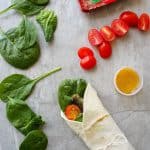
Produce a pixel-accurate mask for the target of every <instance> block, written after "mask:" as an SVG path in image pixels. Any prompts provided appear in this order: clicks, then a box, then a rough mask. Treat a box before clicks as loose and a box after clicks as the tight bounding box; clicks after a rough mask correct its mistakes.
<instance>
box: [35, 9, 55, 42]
mask: <svg viewBox="0 0 150 150" xmlns="http://www.w3.org/2000/svg"><path fill="white" fill-rule="evenodd" d="M36 20H37V22H38V23H39V24H40V26H41V27H42V29H43V32H44V36H45V39H46V41H47V42H49V41H51V40H52V38H53V36H54V32H55V30H56V27H57V16H56V15H55V13H54V11H49V10H42V11H41V12H40V13H39V14H38V15H37V17H36Z"/></svg>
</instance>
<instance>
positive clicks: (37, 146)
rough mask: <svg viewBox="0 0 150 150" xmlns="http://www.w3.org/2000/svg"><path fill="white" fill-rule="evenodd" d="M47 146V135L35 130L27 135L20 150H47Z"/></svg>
mask: <svg viewBox="0 0 150 150" xmlns="http://www.w3.org/2000/svg"><path fill="white" fill-rule="evenodd" d="M47 144H48V140H47V137H46V135H45V134H44V133H43V132H42V131H41V130H34V131H31V132H30V133H29V134H27V136H26V137H25V139H24V141H23V142H22V143H21V145H20V148H19V150H45V149H46V147H47Z"/></svg>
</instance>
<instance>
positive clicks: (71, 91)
mask: <svg viewBox="0 0 150 150" xmlns="http://www.w3.org/2000/svg"><path fill="white" fill-rule="evenodd" d="M86 87H87V83H86V81H85V80H83V79H78V80H73V79H66V80H64V81H62V83H61V84H60V86H59V89H58V99H59V105H60V108H61V110H62V111H64V110H65V108H66V106H67V105H69V104H72V103H75V104H77V105H78V106H79V107H80V109H81V110H82V107H83V96H84V92H85V89H86Z"/></svg>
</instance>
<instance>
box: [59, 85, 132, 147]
mask: <svg viewBox="0 0 150 150" xmlns="http://www.w3.org/2000/svg"><path fill="white" fill-rule="evenodd" d="M61 117H62V118H63V119H64V120H65V121H66V123H67V124H68V125H69V126H70V128H72V129H73V130H74V131H75V133H76V134H78V135H79V136H80V137H81V138H82V139H83V141H84V142H85V143H86V145H87V146H88V147H89V149H91V150H134V148H133V147H132V145H131V144H130V143H129V142H128V140H127V138H126V137H125V135H124V134H123V132H122V131H121V130H120V129H119V127H118V126H117V124H116V123H115V121H114V120H113V118H112V117H111V116H110V114H109V113H108V111H107V110H106V108H105V107H104V106H103V104H102V102H101V100H100V98H99V97H98V96H97V93H96V91H95V89H94V88H92V86H91V85H90V84H88V85H87V88H86V91H85V94H84V99H83V121H82V122H78V121H72V120H68V119H67V118H66V116H65V115H64V113H63V112H61Z"/></svg>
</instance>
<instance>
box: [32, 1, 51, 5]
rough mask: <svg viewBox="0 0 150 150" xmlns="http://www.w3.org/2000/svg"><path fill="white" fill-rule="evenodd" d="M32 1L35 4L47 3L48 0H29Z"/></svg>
mask: <svg viewBox="0 0 150 150" xmlns="http://www.w3.org/2000/svg"><path fill="white" fill-rule="evenodd" d="M30 1H31V2H32V3H34V4H36V5H47V4H48V3H49V0H30Z"/></svg>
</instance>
